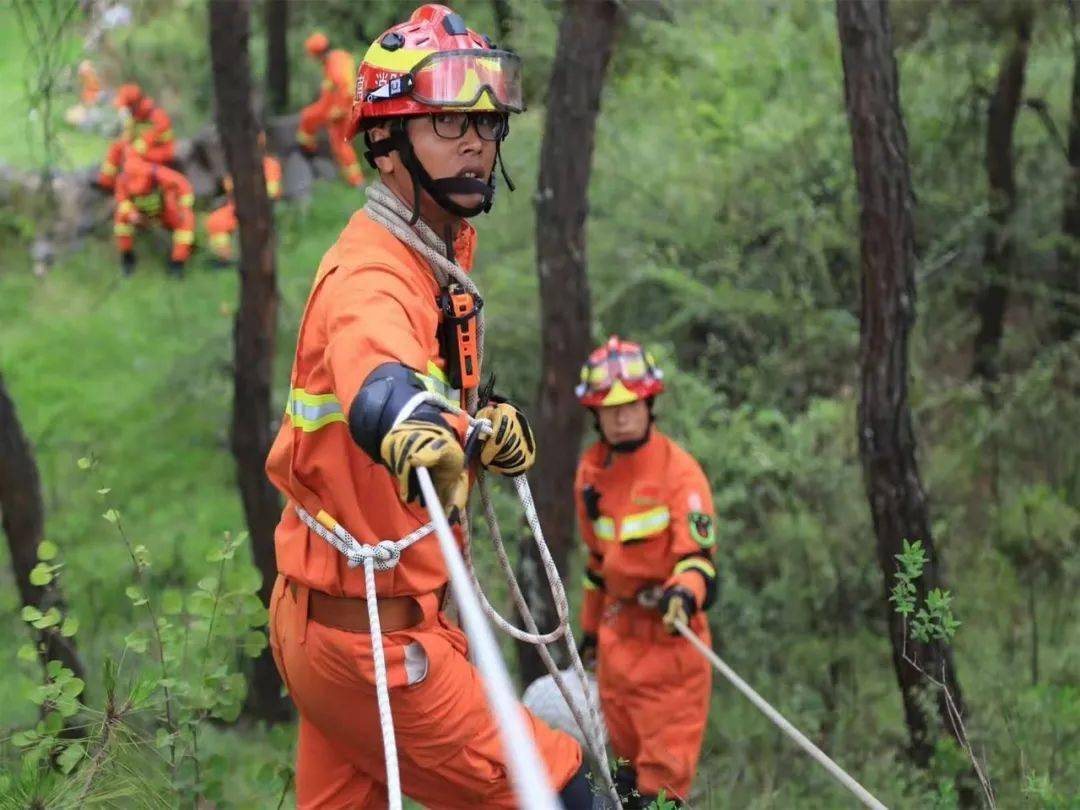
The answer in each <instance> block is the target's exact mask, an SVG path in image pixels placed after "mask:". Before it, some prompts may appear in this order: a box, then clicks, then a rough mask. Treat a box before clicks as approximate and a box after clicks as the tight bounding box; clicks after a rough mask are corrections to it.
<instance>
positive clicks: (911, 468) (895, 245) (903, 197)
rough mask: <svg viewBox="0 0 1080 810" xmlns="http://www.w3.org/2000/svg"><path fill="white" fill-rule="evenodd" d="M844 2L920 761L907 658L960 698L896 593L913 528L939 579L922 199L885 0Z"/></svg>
mask: <svg viewBox="0 0 1080 810" xmlns="http://www.w3.org/2000/svg"><path fill="white" fill-rule="evenodd" d="M836 8H837V20H838V25H839V32H840V46H841V54H842V57H843V65H844V92H845V100H846V103H847V111H848V119H849V123H850V126H851V140H852V151H853V156H854V164H855V173H856V177H857V180H858V187H859V199H860V203H861V209H862V210H861V215H860V230H861V253H862V259H861V268H862V270H861V304H860V306H861V330H860V349H859V363H860V369H861V396H860V401H859V427H858V430H859V451H860V456H861V458H862V465H863V476H864V479H865V484H866V492H867V496H868V498H869V501H870V511H871V513H872V516H873V522H874V532H875V534H876V537H877V555H878V563H879V565H880V567H881V571H882V575H883V584H884V591H885V605H886V609H887V611H888V626H889V637H890V641H891V643H892V650H893V665H894V667H895V668H896V677H897V680H898V682H899V685H900V692H901V696H902V698H903V702H904V714H905V719H906V721H907V726H908V731H909V734H910V740H911V753H912V755H913V757H914V759H915V761H916V762H917V763H919V764H920V765H922V766H926V765H927V764H928V763H929V761H930V757H931V755H932V753H933V749H934V739H933V738H934V736H935V731H936V728H931V720H930V718H928V717H927V715H926V713H925V711H924V708H923V707H924V705H925V704H924V703H923V701H922V699H921V693H923V692H924V691H925V690H927V689H928V688H932V687H931V685H930V683H929V681H928V679H927V677H926V676H925V675H924V674H923V673H921V672H920V671H919V669H917V668H916V667H915V666H912V664H911V662H910V661H909V660H908V659H909V658H911V659H914V660H915V661H917V662H918V663H919V664H920V666H921V667H922V668H923V669H924V670H925V672H927V673H929V674H931V675H932V676H933V677H934V678H936V679H938V680H940V681H942V682H943V683H944V684H945V685H946V686H947V687H948V689H949V691H950V692H951V694H952V696H953V699H954V701H955V702H956V705H957V707H958V708H959V709H960V711H963V703H962V701H961V697H960V685H959V683H958V682H957V679H956V673H955V669H954V667H953V662H952V655H951V651H950V649H949V648H948V647H947V646H946V645H941V644H933V645H923V644H917V643H914V642H913V641H912V640H911V639H906V638H905V636H906V633H905V627H904V623H903V622H902V620H901V617H900V616H899V615H898V614H897V613H896V612H895V611H893V610H892V609H891V605H890V603H889V601H888V597H889V594H890V591H891V588H892V586H893V584H894V581H895V573H896V568H897V566H896V555H897V554H899V553H900V552H901V550H902V541H903V540H904V539H908V540H921V541H922V543H923V545H924V546H925V548H926V551H927V554H928V556H929V562H928V563H927V566H926V569H925V572H924V574H923V577H922V579H921V581H920V582H919V596H920V598H925V595H926V592H927V591H928V590H930V589H931V588H937V587H940V586H941V585H942V578H941V576H940V571H939V563H938V560H937V554H936V553H935V550H934V544H933V538H932V537H931V534H930V520H929V517H928V514H927V506H926V499H925V496H924V494H923V488H922V483H921V482H920V480H919V471H918V467H917V465H916V462H915V436H914V432H913V429H912V423H911V411H910V408H909V406H908V398H907V382H908V368H907V344H908V334H909V332H910V330H911V326H912V323H913V321H914V318H915V275H914V264H915V248H914V244H915V241H914V224H913V208H914V200H913V197H912V190H911V175H910V171H909V166H908V156H907V134H906V132H905V130H904V122H903V119H902V118H901V115H900V102H899V80H898V78H897V72H896V61H895V59H894V57H893V47H892V30H891V25H890V22H889V6H888V4H887V3H886V2H881V1H880V0H837V4H836ZM905 653H906V654H905ZM933 692H934V696H935V697H936V698H937V705H938V711H939V713H940V715H941V718H942V722H943V723H944V726H945V728H946V729H948V731H949V733H951V734H953V735H954V736H957V731H956V730H955V729H954V727H953V723H952V722H951V721H950V720H949V715H948V709H947V705H946V702H945V697H944V694H943V693H941V692H940V690H933Z"/></svg>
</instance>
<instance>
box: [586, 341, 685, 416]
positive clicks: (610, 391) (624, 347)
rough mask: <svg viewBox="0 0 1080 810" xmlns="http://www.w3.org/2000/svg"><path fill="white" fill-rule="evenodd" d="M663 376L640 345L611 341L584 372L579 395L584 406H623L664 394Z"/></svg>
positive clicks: (595, 356)
mask: <svg viewBox="0 0 1080 810" xmlns="http://www.w3.org/2000/svg"><path fill="white" fill-rule="evenodd" d="M662 380H663V374H662V373H661V371H660V369H658V368H657V367H656V364H655V363H654V362H653V359H652V358H651V357H650V356H649V355H648V354H647V353H645V352H644V351H643V350H642V349H641V347H640V346H639V345H638V344H636V343H631V342H629V341H620V340H619V339H618V338H614V337H613V338H611V339H610V340H609V341H608V342H607V344H605V345H604V346H602V347H601V348H599V349H597V350H596V351H594V352H593V353H592V354H591V355H590V356H589V359H588V360H587V361H586V362H585V365H584V366H582V368H581V382H580V383H579V384H578V386H577V388H576V390H575V393H576V394H577V396H578V399H579V400H580V401H581V404H582V405H585V406H586V407H597V406H604V405H621V404H624V403H626V402H633V401H635V400H638V399H647V398H649V397H652V396H655V395H656V394H659V393H660V392H661V391H663V390H664V384H663V382H662Z"/></svg>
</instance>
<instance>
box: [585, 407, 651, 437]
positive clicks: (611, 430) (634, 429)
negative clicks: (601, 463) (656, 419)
mask: <svg viewBox="0 0 1080 810" xmlns="http://www.w3.org/2000/svg"><path fill="white" fill-rule="evenodd" d="M596 413H597V419H599V420H600V432H601V433H603V434H604V440H605V441H606V442H607V443H608V444H612V445H617V444H622V443H623V442H636V441H639V440H640V439H642V438H644V436H645V431H647V430H648V429H649V406H648V405H647V404H645V400H643V399H639V400H637V401H636V402H628V403H626V404H625V405H611V406H609V407H606V408H597V409H596Z"/></svg>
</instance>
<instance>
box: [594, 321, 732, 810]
mask: <svg viewBox="0 0 1080 810" xmlns="http://www.w3.org/2000/svg"><path fill="white" fill-rule="evenodd" d="M663 390H664V385H663V382H662V380H661V374H660V371H659V370H658V369H657V368H656V366H655V365H654V364H653V361H652V358H651V357H650V356H649V355H647V354H645V353H644V352H643V351H642V349H641V347H640V346H638V345H637V344H636V343H630V342H628V341H621V340H619V339H618V338H617V337H612V338H611V339H610V340H608V342H607V343H606V344H605V345H604V346H601V347H600V348H598V349H596V351H594V352H593V353H592V354H591V355H590V356H589V359H588V361H587V362H586V363H585V366H584V367H583V368H582V371H581V384H580V385H579V386H578V388H577V391H576V393H577V395H578V398H579V400H580V401H581V404H582V405H584V406H586V407H588V408H590V409H592V411H593V413H594V415H595V416H596V420H597V428H598V430H599V431H600V440H599V441H598V442H596V444H594V445H592V446H591V447H590V448H589V449H588V450H586V451H585V454H584V455H583V456H582V458H581V461H580V463H579V464H578V471H577V477H576V480H575V482H574V497H575V500H576V504H577V512H578V521H579V523H580V527H581V534H582V537H583V538H584V540H585V545H586V546H587V547H588V553H589V556H588V562H587V564H586V569H585V597H584V603H583V605H582V610H581V624H582V630H583V632H584V636H583V638H582V641H581V652H582V658H584V659H586V660H588V659H591V658H594V659H595V662H596V667H597V673H596V674H597V682H598V685H599V688H600V702H601V705H602V707H603V712H604V717H605V719H606V720H607V725H608V731H609V733H610V737H611V746H612V749H613V750H614V752H615V755H616V757H618V758H620V759H625V760H628V761H629V763H630V766H629V767H626V766H623V767H620V769H619V772H618V773H617V782H618V783H619V788H620V794H622V795H625V794H626V793H627V792H630V791H631V790H632V789H634V788H636V790H637V791H638V794H639V795H638V796H636V797H635V798H632V799H631V800H630V802H629V803H628V805H627V806H628V807H646V806H647V805H648V804H649V803H650V802H651V801H652V800H653V799H654V798H655V796H656V794H658V793H659V792H660V791H661V790H663V791H665V792H666V794H667V796H668V797H669V798H675V799H679V800H682V801H685V800H686V798H687V796H688V795H689V793H690V784H691V781H692V780H693V776H694V771H695V769H696V767H697V761H698V755H699V754H700V751H701V740H702V735H703V734H704V731H705V721H706V719H707V716H708V712H709V693H710V689H711V686H712V670H711V669H710V666H709V662H708V661H707V660H706V659H704V658H703V657H702V656H701V655H700V654H699V653H698V652H697V651H696V650H695V649H694V648H693V647H692V646H691V645H690V644H689V642H687V641H686V639H684V638H683V637H682V636H679V635H675V634H674V628H673V622H674V621H675V620H680V621H682V622H684V623H685V624H687V625H689V626H690V628H691V629H692V630H693V631H694V632H695V633H696V634H697V635H698V636H699V637H700V638H701V639H702V640H704V641H705V643H706V644H708V643H709V625H708V622H707V621H706V618H705V615H704V610H705V609H706V608H708V607H709V605H710V604H711V603H712V602H713V600H714V598H715V595H716V569H715V568H714V567H713V560H712V554H713V545H714V543H715V522H714V514H713V503H712V495H711V493H710V490H709V483H708V481H707V479H706V478H705V474H704V473H703V472H702V470H701V467H700V466H698V464H697V462H696V461H694V459H693V458H691V457H690V455H689V454H687V453H686V452H685V451H684V450H683V449H682V448H680V447H679V446H678V445H677V444H675V442H673V441H672V440H671V439H669V438H668V437H667V436H665V435H664V434H663V433H661V432H660V431H659V430H657V429H656V428H655V427H654V426H653V424H652V421H653V411H652V408H653V400H654V397H655V396H656V395H657V394H659V393H660V392H661V391H663Z"/></svg>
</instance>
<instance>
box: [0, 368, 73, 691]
mask: <svg viewBox="0 0 1080 810" xmlns="http://www.w3.org/2000/svg"><path fill="white" fill-rule="evenodd" d="M0 526H2V527H3V529H4V536H5V537H6V538H7V543H8V550H9V551H10V552H11V568H12V570H13V571H14V574H15V585H16V587H18V589H19V598H20V599H21V600H22V603H23V604H24V605H33V606H34V607H36V608H38V610H41V611H43V612H44V611H46V610H48V609H49V608H51V607H58V608H60V610H61V612H63V610H64V600H63V597H62V596H61V594H60V590H59V588H58V587H57V586H56V585H55V583H50V584H48V585H45V586H37V585H32V584H31V583H30V571H31V570H33V568H34V566H35V565H37V562H38V556H37V552H38V546H40V545H41V541H42V538H43V537H44V531H45V507H44V504H43V503H42V500H41V477H40V476H39V475H38V468H37V463H36V462H35V461H34V453H33V450H32V448H31V446H30V441H29V439H27V437H26V434H25V433H24V432H23V429H22V425H21V424H20V423H19V416H18V414H17V413H16V411H15V403H14V402H12V400H11V397H10V396H9V395H8V392H7V388H6V387H5V385H4V378H3V375H0ZM37 641H38V656H39V657H40V659H41V665H42V667H44V666H45V664H47V663H48V662H49V661H53V660H56V661H60V662H61V663H62V664H63V665H64V666H65V667H67V668H68V669H70V670H71V671H72V672H74V673H75V675H76V676H77V677H79V678H82V679H83V680H85V679H86V669H85V668H84V667H83V665H82V661H81V660H80V658H79V651H78V649H77V648H76V645H75V639H73V638H64V637H63V636H61V635H60V633H58V632H57V631H56V628H49V629H47V630H39V631H38V634H37Z"/></svg>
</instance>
